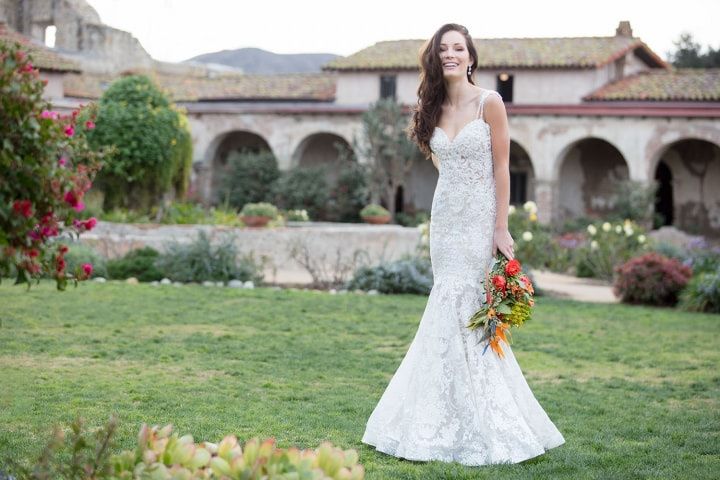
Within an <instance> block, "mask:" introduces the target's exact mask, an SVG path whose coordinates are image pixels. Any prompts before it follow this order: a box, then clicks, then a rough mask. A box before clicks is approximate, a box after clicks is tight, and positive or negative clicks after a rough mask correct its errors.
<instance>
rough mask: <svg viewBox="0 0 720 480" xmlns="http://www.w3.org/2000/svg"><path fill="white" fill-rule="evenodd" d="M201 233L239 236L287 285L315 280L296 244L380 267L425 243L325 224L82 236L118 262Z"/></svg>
mask: <svg viewBox="0 0 720 480" xmlns="http://www.w3.org/2000/svg"><path fill="white" fill-rule="evenodd" d="M200 231H203V232H205V233H207V234H208V236H209V237H210V239H211V241H213V242H221V241H223V240H224V239H225V238H228V237H231V238H232V237H234V243H235V245H237V248H238V251H239V252H241V253H249V252H253V254H254V255H255V257H256V258H260V257H261V256H266V257H267V258H268V266H267V268H266V269H265V281H267V282H271V283H282V284H305V283H310V281H311V280H312V278H311V277H310V275H309V274H308V273H307V271H306V270H304V269H303V268H302V267H301V266H300V265H299V264H297V263H296V262H295V261H294V260H292V259H291V258H290V251H291V248H292V246H293V245H297V244H299V245H305V246H306V247H307V250H308V252H309V254H310V256H311V258H313V259H316V260H321V259H323V257H324V258H325V263H326V264H328V265H329V264H331V263H332V262H334V261H335V259H336V256H337V252H338V251H339V252H340V255H341V259H343V260H349V259H350V258H352V256H353V254H354V252H355V251H357V250H359V251H363V252H365V253H366V256H363V258H362V260H363V261H365V262H367V263H369V264H372V265H375V264H377V263H379V262H380V261H381V260H383V259H384V260H396V259H399V258H400V257H401V256H402V255H403V254H412V253H414V252H415V249H416V247H417V245H418V242H419V240H420V232H419V231H418V229H417V228H410V227H403V226H400V225H365V224H337V223H331V224H323V223H308V224H307V225H305V224H301V225H299V226H288V227H278V228H232V227H222V226H212V225H146V224H122V223H110V222H98V225H97V226H96V227H95V228H94V229H93V230H92V231H91V232H87V233H84V234H83V235H82V236H81V242H82V243H83V244H86V245H88V246H91V247H93V248H95V249H96V250H97V251H99V252H100V253H101V254H102V255H104V256H105V257H107V258H117V257H120V256H123V255H125V254H126V253H127V252H129V251H130V250H134V249H137V248H142V247H145V246H149V247H152V248H155V249H156V250H158V251H161V252H162V251H164V250H165V248H166V246H167V245H168V244H169V243H170V242H173V241H177V242H179V243H189V242H191V241H192V240H193V239H195V238H196V237H197V235H198V233H199V232H200Z"/></svg>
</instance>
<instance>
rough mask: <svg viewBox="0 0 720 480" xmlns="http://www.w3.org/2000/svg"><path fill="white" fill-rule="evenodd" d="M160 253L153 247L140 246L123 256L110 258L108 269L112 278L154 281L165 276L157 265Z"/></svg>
mask: <svg viewBox="0 0 720 480" xmlns="http://www.w3.org/2000/svg"><path fill="white" fill-rule="evenodd" d="M159 256H160V253H158V251H157V250H155V249H154V248H151V247H144V248H138V249H136V250H132V251H130V252H128V253H127V254H126V255H125V256H124V257H122V258H116V259H114V260H108V262H107V271H108V275H109V276H110V278H114V279H120V280H124V279H126V278H130V277H135V278H137V279H138V280H139V281H141V282H152V281H154V280H160V279H162V278H163V275H162V272H161V271H160V270H159V269H158V268H157V267H156V266H155V262H156V261H157V259H158V257H159Z"/></svg>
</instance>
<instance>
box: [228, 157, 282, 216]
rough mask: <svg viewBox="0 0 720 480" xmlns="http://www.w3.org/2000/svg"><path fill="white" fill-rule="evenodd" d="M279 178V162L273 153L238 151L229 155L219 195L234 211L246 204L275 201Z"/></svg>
mask: <svg viewBox="0 0 720 480" xmlns="http://www.w3.org/2000/svg"><path fill="white" fill-rule="evenodd" d="M279 177H280V170H279V169H278V163H277V159H276V158H275V155H273V153H272V152H270V151H267V150H262V151H259V152H254V151H251V150H247V149H243V150H240V151H237V150H235V151H232V152H230V153H229V154H228V160H227V167H226V170H225V172H224V173H223V182H222V183H221V185H220V188H219V192H218V194H219V196H220V200H221V201H222V202H227V204H229V205H231V206H233V207H235V208H241V207H242V206H243V205H245V204H246V203H257V202H272V201H274V198H273V185H274V184H275V182H276V181H277V179H278V178H279Z"/></svg>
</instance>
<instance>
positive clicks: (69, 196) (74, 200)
mask: <svg viewBox="0 0 720 480" xmlns="http://www.w3.org/2000/svg"><path fill="white" fill-rule="evenodd" d="M65 201H66V202H67V203H68V204H69V205H70V206H71V207H75V206H76V205H77V204H78V203H80V198H79V197H78V196H77V195H75V192H73V191H72V190H68V192H67V193H66V194H65Z"/></svg>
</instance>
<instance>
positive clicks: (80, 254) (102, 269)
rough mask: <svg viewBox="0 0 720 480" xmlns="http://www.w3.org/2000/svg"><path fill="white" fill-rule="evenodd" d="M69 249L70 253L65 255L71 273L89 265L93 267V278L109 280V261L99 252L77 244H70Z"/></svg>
mask: <svg viewBox="0 0 720 480" xmlns="http://www.w3.org/2000/svg"><path fill="white" fill-rule="evenodd" d="M69 247H70V249H69V251H68V253H67V254H65V261H66V262H67V268H68V269H69V270H70V271H75V270H78V269H80V268H81V267H82V265H84V264H86V263H89V264H91V265H92V266H93V269H92V273H91V274H90V277H91V278H95V277H103V278H107V276H108V271H107V260H106V259H105V257H103V256H102V255H101V254H100V253H98V251H97V250H95V249H94V248H92V247H89V246H87V245H83V244H82V243H77V242H74V243H71V244H69Z"/></svg>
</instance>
